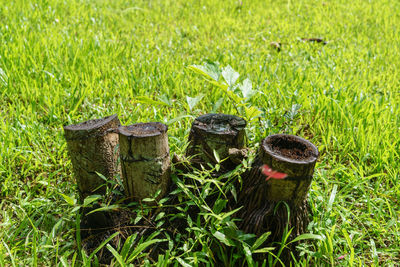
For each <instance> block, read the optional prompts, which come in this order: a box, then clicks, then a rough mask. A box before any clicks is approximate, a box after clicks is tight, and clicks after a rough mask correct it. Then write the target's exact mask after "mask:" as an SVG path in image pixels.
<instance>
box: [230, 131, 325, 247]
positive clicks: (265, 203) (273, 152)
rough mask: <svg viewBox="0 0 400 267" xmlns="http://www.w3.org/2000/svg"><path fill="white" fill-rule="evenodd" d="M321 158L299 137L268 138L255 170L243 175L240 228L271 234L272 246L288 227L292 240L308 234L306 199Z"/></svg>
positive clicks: (262, 147) (246, 230) (262, 145)
mask: <svg viewBox="0 0 400 267" xmlns="http://www.w3.org/2000/svg"><path fill="white" fill-rule="evenodd" d="M318 155H319V154H318V149H317V147H316V146H315V145H313V144H312V143H311V142H309V141H307V140H305V139H303V138H300V137H297V136H293V135H285V134H277V135H271V136H268V137H267V138H265V139H264V140H263V141H262V142H261V147H260V149H259V151H258V154H257V156H256V158H255V160H254V162H253V164H252V167H251V169H250V170H249V171H248V172H246V173H244V174H243V185H242V189H241V191H240V193H239V198H238V206H243V208H242V209H241V210H240V211H239V213H238V216H239V217H240V218H241V219H242V221H241V223H240V225H239V227H240V228H241V229H242V230H244V231H245V232H248V233H254V234H256V235H261V234H262V233H264V232H267V231H271V237H270V240H271V239H272V240H271V242H280V241H281V239H282V235H283V234H284V231H285V228H286V226H288V229H289V230H290V229H291V228H293V231H292V233H291V237H294V236H296V235H300V234H302V233H304V232H305V231H306V227H307V225H308V223H309V218H308V204H307V199H306V197H307V193H308V190H309V187H310V184H311V181H312V178H313V173H314V167H315V163H316V161H317V158H318ZM282 202H286V204H287V206H288V207H289V209H290V213H288V212H289V211H288V210H287V206H286V205H285V204H284V203H282ZM288 214H290V217H289V218H288ZM290 239H291V238H289V240H290Z"/></svg>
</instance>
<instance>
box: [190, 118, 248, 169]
mask: <svg viewBox="0 0 400 267" xmlns="http://www.w3.org/2000/svg"><path fill="white" fill-rule="evenodd" d="M245 127H246V121H245V120H244V119H242V118H240V117H237V116H233V115H226V114H206V115H202V116H200V117H198V118H196V119H195V121H194V122H193V124H192V128H191V130H190V134H189V146H188V148H187V150H186V157H188V158H191V159H190V161H191V163H192V164H193V165H194V166H195V167H199V166H200V165H202V166H204V167H205V168H207V165H208V164H209V163H210V164H212V165H214V164H216V163H218V160H217V159H216V158H215V155H214V151H216V152H217V154H218V155H219V158H220V159H221V160H223V159H225V160H224V161H223V162H222V163H221V167H222V171H224V170H225V171H226V170H228V171H229V170H232V169H233V168H235V166H236V165H238V163H240V159H242V158H243V157H245V154H246V150H245V149H243V148H244V146H245V142H246V133H245Z"/></svg>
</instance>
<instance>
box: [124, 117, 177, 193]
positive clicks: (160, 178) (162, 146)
mask: <svg viewBox="0 0 400 267" xmlns="http://www.w3.org/2000/svg"><path fill="white" fill-rule="evenodd" d="M167 131H168V127H167V126H166V125H164V124H162V123H159V122H149V123H137V124H133V125H129V126H121V127H119V128H118V132H119V138H120V155H121V156H120V158H121V166H122V178H123V182H124V187H125V193H126V194H127V196H128V197H129V198H132V199H135V200H142V199H143V198H151V197H153V196H154V195H155V193H156V192H157V191H158V190H161V193H160V194H159V195H158V198H161V197H163V196H164V195H165V193H166V192H167V189H168V186H169V184H170V165H171V164H170V157H169V146H168V135H167Z"/></svg>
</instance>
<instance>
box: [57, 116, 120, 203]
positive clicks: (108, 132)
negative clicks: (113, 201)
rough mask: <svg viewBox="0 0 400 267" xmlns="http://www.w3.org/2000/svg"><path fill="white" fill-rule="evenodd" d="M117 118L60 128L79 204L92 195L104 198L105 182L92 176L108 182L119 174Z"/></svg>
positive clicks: (112, 117) (106, 118) (118, 122)
mask: <svg viewBox="0 0 400 267" xmlns="http://www.w3.org/2000/svg"><path fill="white" fill-rule="evenodd" d="M119 125H120V121H119V119H118V116H117V115H111V116H108V117H105V118H102V119H95V120H89V121H85V122H82V123H78V124H72V125H68V126H65V127H64V136H65V139H66V140H67V147H68V151H69V155H70V157H71V162H72V166H73V169H74V173H75V177H76V182H77V185H78V191H79V195H80V198H81V201H83V199H84V198H85V197H87V196H89V195H92V194H104V193H105V192H106V187H105V186H102V185H104V184H105V181H104V180H103V179H102V178H101V177H100V176H99V175H98V174H97V173H96V172H98V173H100V174H102V175H103V176H104V177H106V178H107V179H112V178H113V177H114V176H115V175H116V174H117V173H119V170H120V168H119V166H117V160H118V157H119V151H118V149H117V145H118V134H117V132H116V129H117V128H118V126H119Z"/></svg>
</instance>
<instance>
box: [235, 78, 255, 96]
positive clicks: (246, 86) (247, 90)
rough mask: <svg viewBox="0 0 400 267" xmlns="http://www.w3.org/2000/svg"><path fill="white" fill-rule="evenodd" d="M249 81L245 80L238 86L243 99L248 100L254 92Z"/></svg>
mask: <svg viewBox="0 0 400 267" xmlns="http://www.w3.org/2000/svg"><path fill="white" fill-rule="evenodd" d="M252 88H253V86H252V84H251V81H250V80H249V79H245V80H244V81H243V83H242V84H240V85H239V89H240V91H241V92H242V95H243V97H244V98H246V99H249V98H251V97H252V96H253V95H255V93H256V91H254V90H253V89H252Z"/></svg>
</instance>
